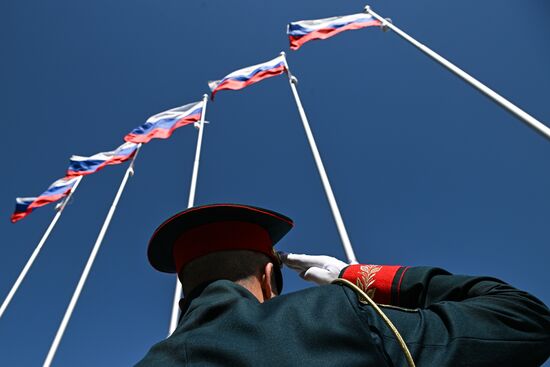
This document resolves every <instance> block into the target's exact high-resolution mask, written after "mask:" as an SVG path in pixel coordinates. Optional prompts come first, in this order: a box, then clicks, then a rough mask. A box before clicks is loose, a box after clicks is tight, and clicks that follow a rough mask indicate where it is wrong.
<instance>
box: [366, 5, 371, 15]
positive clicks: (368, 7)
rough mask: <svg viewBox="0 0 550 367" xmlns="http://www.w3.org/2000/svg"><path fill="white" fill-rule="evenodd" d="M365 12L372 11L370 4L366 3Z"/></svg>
mask: <svg viewBox="0 0 550 367" xmlns="http://www.w3.org/2000/svg"><path fill="white" fill-rule="evenodd" d="M365 13H370V5H365Z"/></svg>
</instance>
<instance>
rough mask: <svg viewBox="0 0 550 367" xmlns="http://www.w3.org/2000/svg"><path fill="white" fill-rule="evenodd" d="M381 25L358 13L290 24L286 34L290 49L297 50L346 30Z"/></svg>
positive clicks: (370, 17)
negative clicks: (307, 43)
mask: <svg viewBox="0 0 550 367" xmlns="http://www.w3.org/2000/svg"><path fill="white" fill-rule="evenodd" d="M381 25H382V23H381V22H380V21H379V20H377V19H375V18H374V17H373V16H372V15H370V14H366V13H359V14H352V15H345V16H341V17H332V18H325V19H316V20H301V21H298V22H292V23H290V24H289V25H288V28H287V32H286V33H287V34H288V38H289V40H290V49H291V50H297V49H299V48H300V47H301V46H302V45H303V44H304V43H306V42H308V41H311V40H316V39H327V38H329V37H332V36H335V35H337V34H338V33H340V32H344V31H347V30H351V29H360V28H365V27H372V26H381Z"/></svg>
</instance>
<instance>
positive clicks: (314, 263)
mask: <svg viewBox="0 0 550 367" xmlns="http://www.w3.org/2000/svg"><path fill="white" fill-rule="evenodd" d="M279 256H280V257H281V260H282V261H283V263H284V264H285V265H286V266H288V267H289V268H291V269H293V270H295V271H297V272H298V274H299V275H300V277H302V278H303V279H305V280H309V281H311V282H315V283H317V284H319V285H323V284H330V283H331V282H332V281H333V280H335V279H336V278H338V275H340V272H341V271H342V269H344V268H345V267H346V266H348V264H346V263H345V262H343V261H340V260H338V259H336V258H334V257H331V256H323V255H321V256H311V255H299V254H287V253H285V252H279Z"/></svg>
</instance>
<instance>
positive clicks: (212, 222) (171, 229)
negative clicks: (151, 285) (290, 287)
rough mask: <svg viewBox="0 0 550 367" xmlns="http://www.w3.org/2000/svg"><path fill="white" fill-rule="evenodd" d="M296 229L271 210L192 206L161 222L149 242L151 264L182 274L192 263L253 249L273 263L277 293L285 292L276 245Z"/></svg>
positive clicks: (216, 205) (161, 269) (214, 205)
mask: <svg viewBox="0 0 550 367" xmlns="http://www.w3.org/2000/svg"><path fill="white" fill-rule="evenodd" d="M292 227H293V222H292V220H291V219H290V218H288V217H286V216H284V215H282V214H279V213H277V212H274V211H272V210H268V209H263V208H258V207H254V206H248V205H242V204H210V205H203V206H197V207H193V208H190V209H187V210H184V211H182V212H180V213H177V214H176V215H174V216H172V217H171V218H169V219H168V220H166V221H165V222H164V223H162V224H161V225H160V226H159V227H158V228H157V229H156V231H155V233H153V236H152V237H151V239H150V240H149V247H148V250H147V255H148V257H149V262H150V263H151V265H152V266H153V267H154V268H155V269H157V270H159V271H161V272H165V273H179V272H180V271H181V269H183V267H184V266H185V265H186V264H188V263H189V262H191V261H192V260H194V259H196V258H199V257H201V256H204V255H207V254H210V253H213V252H218V251H225V250H251V251H257V252H260V253H263V254H265V255H266V256H268V257H269V258H270V259H271V260H272V261H273V263H274V265H275V266H274V269H275V278H276V281H277V290H278V292H279V293H280V292H281V290H282V285H283V281H282V275H281V270H280V267H281V266H282V264H281V262H280V259H279V257H278V256H277V254H276V252H275V250H274V249H273V246H274V245H275V244H276V243H277V242H278V241H279V240H280V239H281V238H283V236H284V235H285V234H287V232H288V231H290V229H292Z"/></svg>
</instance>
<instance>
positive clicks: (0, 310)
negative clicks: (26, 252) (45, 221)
mask: <svg viewBox="0 0 550 367" xmlns="http://www.w3.org/2000/svg"><path fill="white" fill-rule="evenodd" d="M82 177H83V176H79V177H78V178H77V181H76V182H75V184H74V186H73V187H72V189H71V192H69V195H67V197H66V198H65V199H64V200H63V202H62V204H61V207H60V208H59V209H58V210H57V213H56V214H55V216H54V217H53V219H52V221H51V223H50V225H49V226H48V228H47V229H46V232H44V235H43V236H42V238H41V239H40V242H38V245H37V246H36V248H35V249H34V251H33V253H32V255H31V257H30V258H29V260H28V261H27V263H26V264H25V267H24V268H23V270H22V271H21V273H20V274H19V277H18V278H17V280H16V281H15V283H14V284H13V286H12V287H11V290H10V292H9V293H8V295H7V297H6V299H5V300H4V302H3V303H2V306H0V318H2V315H4V312H5V311H6V309H7V308H8V305H9V304H10V302H11V299H12V298H13V296H14V295H15V292H17V289H19V286H20V285H21V283H22V282H23V280H24V279H25V277H26V276H27V273H28V272H29V269H30V268H31V266H32V264H33V263H34V260H36V257H37V256H38V254H39V253H40V250H42V246H44V243H46V240H47V239H48V237H49V236H50V233H51V232H52V230H53V228H54V227H55V225H56V223H57V221H58V220H59V217H61V213H63V210H64V209H65V206H66V205H67V203H68V202H69V200H70V199H71V196H73V194H74V192H75V191H76V188H77V187H78V185H79V184H80V181H81V180H82Z"/></svg>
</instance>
